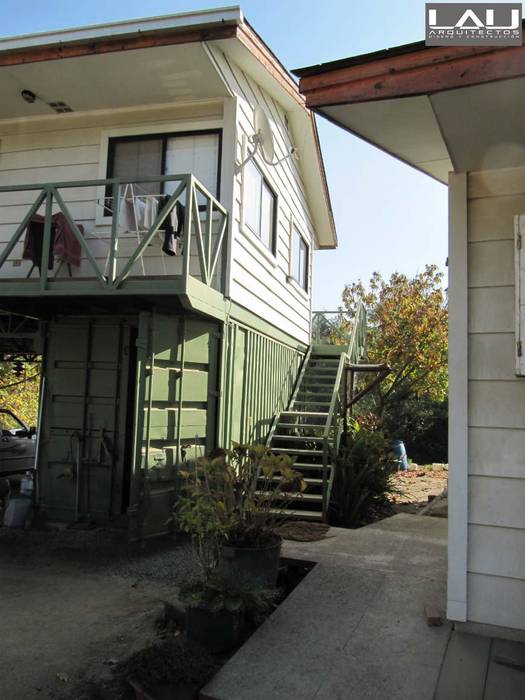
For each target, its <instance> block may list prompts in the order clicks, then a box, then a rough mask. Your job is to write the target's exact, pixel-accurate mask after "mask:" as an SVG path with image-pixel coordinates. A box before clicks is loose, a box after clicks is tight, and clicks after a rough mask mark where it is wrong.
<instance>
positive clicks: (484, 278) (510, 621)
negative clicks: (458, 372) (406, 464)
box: [467, 169, 525, 629]
mask: <svg viewBox="0 0 525 700" xmlns="http://www.w3.org/2000/svg"><path fill="white" fill-rule="evenodd" d="M523 213H525V169H520V170H512V171H497V172H484V173H471V174H470V175H469V177H468V269H469V274H468V294H469V314H468V315H469V324H468V331H469V336H468V337H469V360H468V368H469V371H468V376H469V415H468V424H469V431H468V443H469V468H468V493H469V507H468V565H467V571H468V573H467V617H468V620H469V621H472V622H481V623H487V624H493V625H501V626H505V627H511V628H518V629H525V378H521V377H516V375H515V337H514V215H515V214H523Z"/></svg>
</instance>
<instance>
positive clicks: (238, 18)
mask: <svg viewBox="0 0 525 700" xmlns="http://www.w3.org/2000/svg"><path fill="white" fill-rule="evenodd" d="M243 19H244V18H243V13H242V11H241V8H240V7H238V6H231V7H225V8H217V9H212V10H203V11H199V12H183V13H180V14H176V15H162V16H161V17H144V18H139V19H131V20H125V21H123V22H107V23H104V24H92V25H88V26H85V27H77V28H72V29H58V30H54V31H51V32H37V33H33V34H22V35H18V36H11V37H4V38H0V53H1V52H4V51H19V50H24V49H29V48H37V47H39V48H41V47H44V46H46V47H49V46H56V45H62V46H63V45H64V44H69V43H71V42H79V41H80V42H81V41H97V40H101V39H106V40H108V39H112V38H116V37H121V38H123V37H129V36H140V35H141V34H144V33H152V32H167V31H175V30H179V31H182V30H188V29H189V28H192V29H196V28H197V27H205V26H208V27H209V26H213V25H222V26H224V25H230V26H231V25H234V26H237V25H239V24H241V23H242V22H243Z"/></svg>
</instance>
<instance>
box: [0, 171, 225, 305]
mask: <svg viewBox="0 0 525 700" xmlns="http://www.w3.org/2000/svg"><path fill="white" fill-rule="evenodd" d="M145 186H146V187H147V190H145V189H144V187H145ZM152 190H153V192H154V194H152V193H151V191H152ZM145 210H147V211H146V212H145ZM13 222H14V223H13ZM58 222H60V225H61V226H62V229H61V230H62V231H63V230H64V228H65V229H66V230H67V246H69V252H68V251H64V246H63V245H60V244H58V247H57V240H58V233H57V232H58V231H59V228H58V227H59V223H58ZM178 223H179V226H178V233H179V234H180V235H179V236H176V235H173V236H172V237H171V238H170V243H171V244H172V248H171V250H170V251H169V252H167V247H166V232H167V231H170V230H171V229H173V227H174V226H175V228H177V224H178ZM170 227H171V229H170ZM227 228H228V213H227V211H226V210H225V209H224V208H223V207H222V205H221V204H220V203H219V202H218V201H217V199H216V198H215V197H214V196H213V195H212V194H210V192H208V191H207V190H206V188H205V187H204V186H203V185H202V184H201V183H200V182H198V181H197V180H196V178H195V177H194V176H193V175H191V174H184V175H168V176H162V177H158V176H156V177H150V178H146V177H143V178H135V179H125V180H124V179H121V178H112V179H105V180H88V181H75V182H60V183H46V184H28V185H14V186H6V187H0V297H1V298H2V299H3V300H5V302H6V303H7V305H8V306H10V307H12V306H13V303H14V302H16V300H21V301H22V300H25V301H26V302H27V301H28V300H30V299H35V300H36V299H38V300H44V299H52V298H53V297H97V298H99V299H100V297H110V296H111V297H115V298H118V297H126V296H143V295H148V296H152V295H176V296H181V295H191V294H197V296H200V297H204V296H206V295H208V297H209V298H210V299H211V300H212V301H215V303H218V302H219V300H222V298H223V293H224V280H225V263H226V253H225V251H226V249H227V246H226V236H227ZM176 233H177V232H175V234H176ZM62 243H63V239H62ZM71 247H74V248H76V253H75V255H73V256H72V255H71ZM72 257H73V258H75V259H74V261H73V262H72V261H71V260H72ZM5 305H6V304H5V303H4V304H3V306H5Z"/></svg>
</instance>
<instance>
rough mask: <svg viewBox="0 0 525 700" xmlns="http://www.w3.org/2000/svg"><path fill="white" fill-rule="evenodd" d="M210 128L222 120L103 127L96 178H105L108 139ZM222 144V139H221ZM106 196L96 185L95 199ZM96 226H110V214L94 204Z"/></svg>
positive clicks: (221, 125) (217, 125) (175, 133)
mask: <svg viewBox="0 0 525 700" xmlns="http://www.w3.org/2000/svg"><path fill="white" fill-rule="evenodd" d="M212 129H224V123H223V120H222V119H220V120H218V119H214V120H202V121H201V120H197V121H185V122H175V123H173V122H155V123H150V124H142V125H136V126H127V127H119V128H115V129H104V130H103V131H102V132H101V134H100V149H99V159H98V179H99V180H105V179H106V178H107V166H108V151H109V140H110V139H113V138H119V137H123V136H152V135H154V134H166V133H168V132H169V133H170V134H173V135H174V136H176V135H177V133H180V132H184V131H208V130H212ZM223 145H224V140H223ZM221 162H222V158H221V154H219V165H220V164H221ZM221 170H222V168H221V167H220V168H219V176H220V177H221V185H222V172H221ZM105 196H106V188H105V187H97V193H96V197H97V201H98V202H103V201H104V198H105ZM95 225H96V226H111V216H105V215H104V207H102V206H98V205H97V206H96V213H95Z"/></svg>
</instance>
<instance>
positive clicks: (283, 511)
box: [270, 508, 323, 520]
mask: <svg viewBox="0 0 525 700" xmlns="http://www.w3.org/2000/svg"><path fill="white" fill-rule="evenodd" d="M270 513H272V515H282V516H283V517H287V518H298V519H300V520H322V519H323V514H322V512H321V511H320V510H319V511H317V510H293V509H291V508H272V509H271V510H270Z"/></svg>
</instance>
